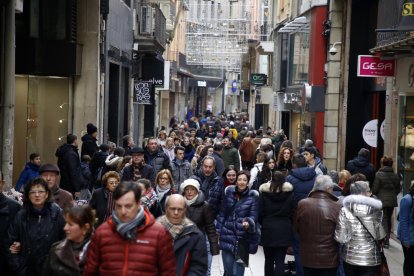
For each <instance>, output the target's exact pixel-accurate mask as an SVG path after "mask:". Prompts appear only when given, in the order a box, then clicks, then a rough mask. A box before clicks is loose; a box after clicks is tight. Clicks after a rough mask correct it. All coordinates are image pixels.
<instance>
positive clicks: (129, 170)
mask: <svg viewBox="0 0 414 276" xmlns="http://www.w3.org/2000/svg"><path fill="white" fill-rule="evenodd" d="M140 172H141V178H145V179H148V180H150V181H151V183H152V184H154V182H155V171H154V168H153V167H152V166H150V165H147V164H145V165H142V166H141V168H140ZM121 174H122V181H133V179H134V166H133V165H130V166H128V167H125V168H124V169H123V170H122V173H121Z"/></svg>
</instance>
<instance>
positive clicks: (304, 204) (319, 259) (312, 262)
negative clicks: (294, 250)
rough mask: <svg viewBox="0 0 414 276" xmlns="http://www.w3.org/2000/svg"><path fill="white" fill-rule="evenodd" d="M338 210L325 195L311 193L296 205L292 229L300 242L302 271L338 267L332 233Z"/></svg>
mask: <svg viewBox="0 0 414 276" xmlns="http://www.w3.org/2000/svg"><path fill="white" fill-rule="evenodd" d="M340 210H341V205H340V204H339V203H338V198H337V197H336V196H334V195H333V194H331V193H328V192H325V191H312V192H311V193H310V194H309V197H308V198H306V199H303V200H301V201H300V202H299V203H298V210H297V212H296V216H295V221H294V226H295V229H296V232H297V233H298V235H299V239H300V256H301V258H302V265H303V266H304V267H310V268H335V267H337V266H338V265H339V252H338V244H337V243H336V242H335V239H334V232H335V227H336V224H337V220H338V215H339V212H340Z"/></svg>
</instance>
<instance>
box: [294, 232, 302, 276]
mask: <svg viewBox="0 0 414 276" xmlns="http://www.w3.org/2000/svg"><path fill="white" fill-rule="evenodd" d="M293 254H294V255H295V267H296V276H303V267H302V260H301V258H300V242H299V236H298V235H297V234H295V235H293Z"/></svg>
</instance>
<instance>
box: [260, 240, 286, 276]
mask: <svg viewBox="0 0 414 276" xmlns="http://www.w3.org/2000/svg"><path fill="white" fill-rule="evenodd" d="M286 250H287V247H263V251H264V255H265V276H283V275H284V270H285V257H286Z"/></svg>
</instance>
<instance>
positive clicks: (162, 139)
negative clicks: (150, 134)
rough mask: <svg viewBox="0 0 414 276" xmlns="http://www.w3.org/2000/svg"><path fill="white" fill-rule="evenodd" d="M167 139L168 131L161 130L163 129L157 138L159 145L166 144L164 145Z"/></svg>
mask: <svg viewBox="0 0 414 276" xmlns="http://www.w3.org/2000/svg"><path fill="white" fill-rule="evenodd" d="M166 140H167V132H166V131H165V130H161V131H160V132H159V133H158V138H157V141H158V145H160V146H164V145H165V142H166Z"/></svg>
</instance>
